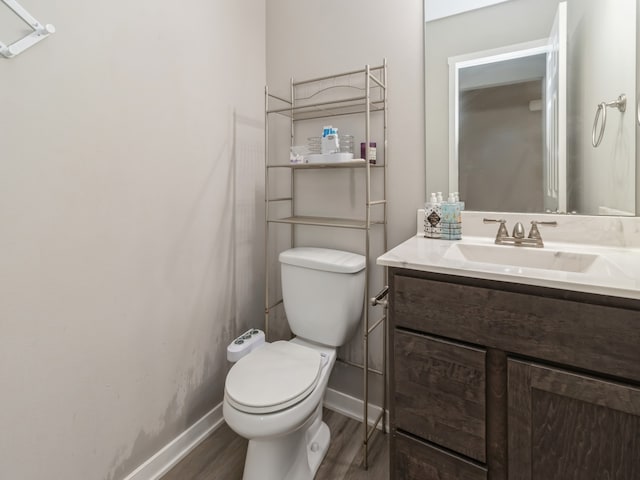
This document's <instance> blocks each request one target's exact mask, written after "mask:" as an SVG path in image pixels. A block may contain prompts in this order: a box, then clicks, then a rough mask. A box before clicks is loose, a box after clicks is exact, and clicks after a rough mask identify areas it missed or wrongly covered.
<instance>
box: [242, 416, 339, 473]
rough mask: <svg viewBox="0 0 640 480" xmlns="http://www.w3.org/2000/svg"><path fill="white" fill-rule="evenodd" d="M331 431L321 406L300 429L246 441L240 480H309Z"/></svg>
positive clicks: (316, 467)
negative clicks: (245, 455) (285, 433)
mask: <svg viewBox="0 0 640 480" xmlns="http://www.w3.org/2000/svg"><path fill="white" fill-rule="evenodd" d="M330 441H331V433H330V432H329V427H328V426H327V424H326V423H324V422H323V421H322V405H319V406H318V409H317V410H316V412H314V414H313V415H312V416H311V417H310V418H309V420H307V421H306V422H305V423H304V425H302V427H301V428H299V429H297V430H295V431H294V432H291V433H289V434H287V435H283V436H282V437H278V438H270V439H268V440H250V441H249V447H248V449H247V458H246V460H245V465H244V474H243V476H242V479H243V480H313V478H314V477H315V475H316V472H317V471H318V468H320V464H321V463H322V460H323V459H324V456H325V455H326V454H327V450H328V449H329V443H330Z"/></svg>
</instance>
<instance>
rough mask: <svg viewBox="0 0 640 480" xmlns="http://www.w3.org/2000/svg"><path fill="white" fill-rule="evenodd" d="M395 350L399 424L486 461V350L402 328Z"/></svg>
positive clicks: (396, 335)
mask: <svg viewBox="0 0 640 480" xmlns="http://www.w3.org/2000/svg"><path fill="white" fill-rule="evenodd" d="M394 350H395V376H394V379H395V380H394V381H395V385H394V387H395V388H394V393H393V395H394V399H395V423H396V427H397V428H399V429H401V430H404V431H406V432H409V433H412V434H414V435H417V436H419V437H421V438H424V439H426V440H429V441H431V442H433V443H436V444H438V445H441V446H443V447H446V448H449V449H451V450H454V451H456V452H459V453H462V454H463V455H466V456H468V457H471V458H474V459H476V460H479V461H481V462H484V461H485V458H486V433H485V416H486V409H485V403H486V395H485V381H486V376H485V352H484V351H483V350H479V349H475V348H470V347H466V346H462V345H458V344H455V343H450V342H445V341H442V340H438V339H434V338H431V337H427V336H423V335H418V334H414V333H408V332H403V331H398V330H396V332H395V336H394Z"/></svg>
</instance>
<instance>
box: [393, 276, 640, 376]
mask: <svg viewBox="0 0 640 480" xmlns="http://www.w3.org/2000/svg"><path fill="white" fill-rule="evenodd" d="M464 281H467V282H470V281H473V280H464V279H462V280H461V282H464ZM392 282H393V290H392V292H393V293H392V298H391V305H392V310H391V318H392V321H393V322H394V324H395V325H396V326H401V327H406V328H410V329H412V330H418V331H423V332H427V333H431V334H434V335H438V336H443V337H448V338H452V339H457V340H462V341H465V342H469V343H473V344H478V345H485V346H487V347H489V348H496V349H498V350H503V351H506V352H512V353H518V354H521V355H526V356H528V357H532V358H540V359H544V360H548V361H552V362H555V363H560V364H564V365H570V366H575V367H580V368H583V369H587V370H591V371H594V372H601V373H606V374H609V375H614V376H616V377H620V378H629V379H633V380H636V381H640V369H639V368H638V364H639V363H640V350H639V349H638V345H640V328H638V326H639V325H640V312H639V311H637V310H631V309H626V308H619V307H610V306H603V305H596V304H592V303H581V302H577V301H572V300H564V299H560V298H550V297H543V296H539V295H533V294H528V293H517V292H513V291H503V290H499V289H497V288H500V285H496V282H494V284H493V285H494V286H495V288H484V287H480V286H471V285H461V284H457V283H448V282H444V281H436V280H430V279H423V278H415V277H409V276H405V275H399V274H395V275H393V280H392ZM476 282H479V281H477V280H476ZM503 288H506V289H509V288H515V287H514V286H513V285H511V284H504V286H503ZM518 288H523V287H521V286H520V287H518ZM536 291H539V289H538V290H536ZM603 346H606V348H603Z"/></svg>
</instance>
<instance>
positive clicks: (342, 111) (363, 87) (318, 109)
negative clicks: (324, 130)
mask: <svg viewBox="0 0 640 480" xmlns="http://www.w3.org/2000/svg"><path fill="white" fill-rule="evenodd" d="M354 92H355V93H356V94H355V95H354ZM327 96H328V97H330V98H326V97H327ZM271 115H282V116H285V117H288V118H289V119H290V126H291V128H290V145H294V144H295V143H294V141H295V134H296V124H297V123H298V122H304V121H307V120H317V119H323V118H330V117H339V116H356V115H360V116H362V118H363V122H364V132H365V134H364V137H365V138H364V141H365V144H366V145H370V143H371V128H372V127H371V119H372V116H373V115H381V116H382V130H383V131H382V132H381V133H382V135H383V142H382V148H383V150H382V152H383V153H384V164H371V163H370V162H369V159H370V152H369V149H368V148H367V149H366V155H365V156H366V158H365V159H357V160H354V161H351V162H343V163H327V164H318V163H312V164H284V163H272V161H271V159H270V158H269V145H270V143H269V137H270V134H271V132H270V131H269V117H270V116H271ZM378 138H379V137H378ZM387 144H388V141H387V63H386V60H383V63H382V65H380V66H375V67H371V66H369V65H366V66H365V67H364V68H363V69H360V70H354V71H349V72H343V73H339V74H336V75H328V76H324V77H317V78H313V79H309V80H303V81H294V79H293V78H292V79H291V85H290V95H289V98H282V97H279V96H276V95H273V94H271V93H269V89H268V87H266V88H265V220H266V240H265V253H266V254H265V276H266V281H265V331H266V334H267V339H269V338H270V337H269V315H270V312H271V311H272V309H274V308H275V307H277V306H279V305H280V304H282V299H279V300H277V301H274V302H272V301H271V299H270V298H269V297H270V292H269V290H270V288H269V285H270V283H269V281H270V280H269V279H270V276H271V272H270V261H269V258H268V257H269V255H268V253H269V238H270V235H269V231H270V228H271V226H272V225H273V224H289V225H291V246H295V245H296V226H298V225H308V226H317V227H329V228H337V229H356V230H361V231H363V237H364V238H363V245H362V247H363V248H362V250H363V252H364V255H365V257H366V266H365V268H366V276H367V282H366V284H365V292H364V298H363V302H364V309H363V317H364V319H363V331H362V341H363V351H364V352H363V363H362V365H360V364H357V363H355V362H351V361H346V360H342V359H338V361H341V362H343V363H345V364H348V365H352V366H356V367H358V368H362V370H363V387H364V407H363V428H362V429H363V449H364V455H363V467H364V468H368V454H369V442H370V440H371V438H372V436H373V434H374V433H375V432H376V430H377V427H378V425H381V428H382V430H383V431H384V432H386V423H387V421H386V410H387V390H388V389H387V385H386V381H387V377H386V370H387V345H386V344H387V328H388V327H387V321H386V319H387V316H386V302H380V301H379V300H380V297H381V296H382V295H384V294H378V295H377V297H376V298H377V300H376V301H374V299H372V301H371V302H372V305H383V306H384V312H383V314H382V315H381V316H380V318H379V319H378V320H376V321H375V322H374V321H371V319H370V318H369V298H370V284H371V281H372V272H371V271H370V270H371V269H370V267H369V264H370V261H371V259H372V252H371V235H372V230H374V229H376V230H378V229H379V230H381V232H379V234H380V235H382V236H383V239H382V244H383V251H386V250H387V200H386V196H387V169H388V165H389V155H388V149H387ZM378 148H380V142H378ZM282 168H286V169H288V170H289V171H290V172H291V173H290V174H291V179H290V180H291V187H290V191H291V194H290V195H288V196H284V197H271V196H270V172H271V171H272V170H273V169H282ZM310 169H364V170H365V184H366V185H365V187H366V193H365V198H363V202H364V206H365V215H364V217H363V218H356V219H354V218H335V217H316V216H305V215H299V214H297V213H296V205H295V199H296V196H297V193H296V191H295V183H296V182H295V176H296V172H297V171H299V170H310ZM374 171H378V172H379V174H380V175H382V176H383V178H382V182H381V183H382V196H381V198H378V199H375V200H374V199H372V198H371V194H372V188H371V183H372V178H371V177H372V172H374ZM377 175H378V174H377ZM276 202H280V203H289V205H290V215H288V216H285V217H274V216H272V208H271V205H272V204H274V203H276ZM374 209H382V211H379V210H378V211H375V212H372V210H374ZM373 213H376V215H373ZM374 216H375V217H377V219H376V220H374V219H373V217H374ZM380 253H383V252H380ZM379 268H383V267H379ZM383 274H384V283H385V284H386V278H387V272H386V268H384V273H383ZM385 288H386V287H385ZM383 290H384V289H383ZM378 328H382V329H383V334H382V337H383V345H382V356H383V358H382V364H383V368H382V370H376V369H373V368H370V366H369V337H370V335H371V334H372V333H373V332H374V331H375V330H376V329H378ZM368 373H373V374H376V375H380V376H381V377H382V384H383V388H384V393H383V405H382V412H381V413H380V415H379V416H378V418H377V419H376V420H375V421H374V422H373V425H372V426H369V425H368V418H369V378H368Z"/></svg>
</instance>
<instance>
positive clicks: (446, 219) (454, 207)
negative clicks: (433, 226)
mask: <svg viewBox="0 0 640 480" xmlns="http://www.w3.org/2000/svg"><path fill="white" fill-rule="evenodd" d="M442 238H444V239H445V240H460V239H461V238H462V225H461V222H460V203H459V202H456V198H455V195H454V194H453V193H452V194H450V195H449V198H448V199H447V201H446V202H444V203H443V204H442Z"/></svg>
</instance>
